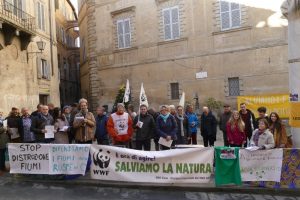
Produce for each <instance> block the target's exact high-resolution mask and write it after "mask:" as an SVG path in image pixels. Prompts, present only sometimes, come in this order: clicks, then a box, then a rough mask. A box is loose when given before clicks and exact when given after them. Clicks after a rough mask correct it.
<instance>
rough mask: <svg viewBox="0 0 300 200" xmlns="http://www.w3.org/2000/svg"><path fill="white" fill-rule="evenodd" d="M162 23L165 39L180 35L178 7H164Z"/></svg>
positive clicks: (172, 38) (176, 37)
mask: <svg viewBox="0 0 300 200" xmlns="http://www.w3.org/2000/svg"><path fill="white" fill-rule="evenodd" d="M162 12H163V24H164V36H165V40H174V39H178V38H179V37H180V28H179V9H178V7H177V6H175V7H172V8H167V9H164V10H163V11H162Z"/></svg>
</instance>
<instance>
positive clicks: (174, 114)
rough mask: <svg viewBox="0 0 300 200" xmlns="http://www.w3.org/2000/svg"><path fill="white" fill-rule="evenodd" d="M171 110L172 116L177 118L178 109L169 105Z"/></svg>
mask: <svg viewBox="0 0 300 200" xmlns="http://www.w3.org/2000/svg"><path fill="white" fill-rule="evenodd" d="M169 109H170V114H171V115H173V116H174V117H175V116H176V108H175V106H174V105H169Z"/></svg>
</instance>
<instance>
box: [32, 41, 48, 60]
mask: <svg viewBox="0 0 300 200" xmlns="http://www.w3.org/2000/svg"><path fill="white" fill-rule="evenodd" d="M36 46H37V47H38V49H39V51H35V52H27V62H28V60H29V54H39V53H42V52H43V51H44V50H45V46H46V42H44V41H43V40H42V39H41V40H40V41H37V42H36Z"/></svg>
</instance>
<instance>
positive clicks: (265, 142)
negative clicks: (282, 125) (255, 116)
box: [250, 119, 275, 149]
mask: <svg viewBox="0 0 300 200" xmlns="http://www.w3.org/2000/svg"><path fill="white" fill-rule="evenodd" d="M268 127H269V124H268V121H267V120H266V119H260V120H259V121H258V129H256V130H254V131H253V134H252V137H251V140H250V146H257V147H259V149H272V148H274V147H275V142H274V138H273V134H272V133H271V132H270V131H269V129H268Z"/></svg>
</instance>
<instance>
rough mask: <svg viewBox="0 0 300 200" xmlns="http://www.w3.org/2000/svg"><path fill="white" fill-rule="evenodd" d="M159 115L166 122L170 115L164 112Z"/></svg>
mask: <svg viewBox="0 0 300 200" xmlns="http://www.w3.org/2000/svg"><path fill="white" fill-rule="evenodd" d="M159 116H161V118H162V119H163V120H164V122H165V123H166V122H167V119H168V118H169V116H170V113H168V114H166V115H162V114H160V115H159Z"/></svg>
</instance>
